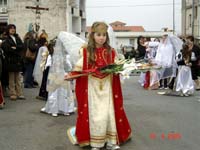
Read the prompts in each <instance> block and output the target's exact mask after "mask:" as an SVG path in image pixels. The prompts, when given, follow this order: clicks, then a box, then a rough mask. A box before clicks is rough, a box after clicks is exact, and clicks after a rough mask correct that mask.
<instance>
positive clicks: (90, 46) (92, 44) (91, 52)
mask: <svg viewBox="0 0 200 150" xmlns="http://www.w3.org/2000/svg"><path fill="white" fill-rule="evenodd" d="M99 26H103V27H104V29H106V42H105V43H104V44H103V46H104V47H105V48H106V50H107V51H108V53H109V54H110V53H111V46H110V45H109V41H110V40H109V36H108V32H107V28H108V26H107V25H106V24H105V23H104V22H94V23H93V25H92V28H91V33H90V35H89V40H88V45H87V51H88V53H89V63H91V64H93V63H94V62H95V56H94V54H95V49H96V44H95V39H94V33H95V32H96V28H98V27H99Z"/></svg>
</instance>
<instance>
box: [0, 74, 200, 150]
mask: <svg viewBox="0 0 200 150" xmlns="http://www.w3.org/2000/svg"><path fill="white" fill-rule="evenodd" d="M137 80H138V76H132V77H131V78H130V79H129V80H126V81H125V82H124V83H123V84H122V86H123V96H124V106H125V109H126V113H127V116H128V119H129V122H130V124H131V127H132V130H133V136H132V139H131V140H129V141H128V142H127V143H125V144H123V145H121V150H199V147H200V92H195V94H194V96H191V97H178V96H164V95H158V94H157V92H159V91H160V90H152V91H150V90H144V89H143V88H142V87H141V86H140V85H139V84H138V82H137ZM38 90H39V89H38V88H35V89H24V95H25V96H26V100H17V101H10V100H9V99H8V98H6V106H5V108H4V109H2V110H0V150H82V149H83V148H80V147H79V146H76V145H72V144H71V143H70V141H69V140H68V138H67V129H68V128H69V127H71V126H74V125H75V122H76V113H75V114H72V115H71V116H59V117H52V116H51V115H48V114H44V113H40V109H41V108H42V107H43V106H44V105H45V101H41V100H36V99H35V96H36V95H37V94H38ZM89 149H90V148H89V147H86V148H84V149H83V150H89Z"/></svg>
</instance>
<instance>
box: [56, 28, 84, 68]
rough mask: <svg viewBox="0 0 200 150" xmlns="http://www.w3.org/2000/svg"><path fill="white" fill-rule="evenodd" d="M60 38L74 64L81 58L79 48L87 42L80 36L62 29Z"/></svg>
mask: <svg viewBox="0 0 200 150" xmlns="http://www.w3.org/2000/svg"><path fill="white" fill-rule="evenodd" d="M58 39H59V40H60V41H61V42H62V44H63V46H64V49H65V50H66V52H67V53H68V54H69V55H70V62H71V63H72V65H74V64H75V63H76V62H77V61H78V59H79V50H80V48H81V47H82V46H83V45H84V44H85V43H86V42H85V41H84V40H83V39H81V38H80V37H78V36H76V35H74V34H72V33H69V32H64V31H61V32H60V33H59V35H58Z"/></svg>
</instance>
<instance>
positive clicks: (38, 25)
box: [26, 0, 49, 33]
mask: <svg viewBox="0 0 200 150" xmlns="http://www.w3.org/2000/svg"><path fill="white" fill-rule="evenodd" d="M26 9H31V10H35V15H36V16H35V31H36V33H38V31H39V29H40V16H41V12H40V10H45V11H48V10H49V8H44V7H40V0H36V6H26Z"/></svg>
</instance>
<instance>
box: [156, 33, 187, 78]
mask: <svg viewBox="0 0 200 150" xmlns="http://www.w3.org/2000/svg"><path fill="white" fill-rule="evenodd" d="M182 44H183V42H182V41H181V40H180V39H179V38H178V37H176V36H174V35H169V36H167V39H166V40H165V41H164V42H163V41H161V42H160V45H159V47H158V51H157V54H156V57H155V62H156V63H157V64H158V65H160V66H162V69H161V70H159V71H157V72H158V76H159V79H165V78H169V77H175V76H176V69H177V68H178V66H177V63H176V60H175V57H176V54H177V53H179V52H180V50H181V48H182Z"/></svg>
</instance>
